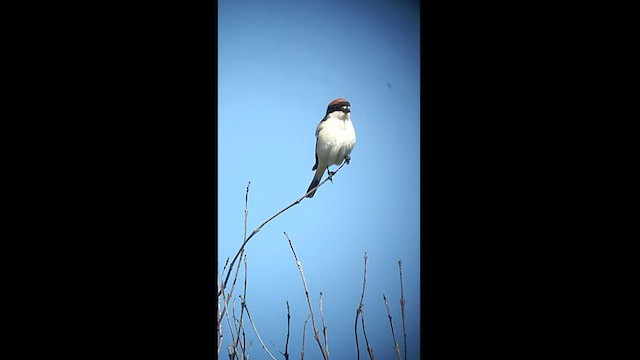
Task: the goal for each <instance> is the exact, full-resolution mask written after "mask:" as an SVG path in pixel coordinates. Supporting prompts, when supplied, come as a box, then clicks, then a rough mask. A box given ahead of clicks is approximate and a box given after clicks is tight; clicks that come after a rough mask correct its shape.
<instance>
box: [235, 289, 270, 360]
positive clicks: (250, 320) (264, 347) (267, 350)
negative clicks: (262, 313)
mask: <svg viewBox="0 0 640 360" xmlns="http://www.w3.org/2000/svg"><path fill="white" fill-rule="evenodd" d="M240 299H241V300H242V307H244V308H245V309H247V317H248V318H249V322H250V323H251V327H252V328H253V332H255V333H256V336H257V337H258V340H260V344H261V345H262V348H263V349H264V351H266V352H267V354H269V356H270V357H271V358H272V359H273V360H276V358H274V357H273V355H271V352H269V349H267V346H266V345H265V344H264V341H262V338H261V337H260V334H258V330H257V329H256V326H255V324H254V323H253V320H252V319H251V313H250V312H249V308H248V307H247V302H246V301H245V300H244V299H243V298H242V297H241V298H240Z"/></svg>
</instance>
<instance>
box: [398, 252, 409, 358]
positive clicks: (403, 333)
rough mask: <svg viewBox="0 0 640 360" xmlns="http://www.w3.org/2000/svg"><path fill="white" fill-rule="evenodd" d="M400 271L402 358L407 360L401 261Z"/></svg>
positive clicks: (399, 264)
mask: <svg viewBox="0 0 640 360" xmlns="http://www.w3.org/2000/svg"><path fill="white" fill-rule="evenodd" d="M398 268H399V269H400V311H401V313H402V335H403V337H404V358H405V359H407V323H406V322H405V320H404V304H405V301H404V289H403V287H402V260H398Z"/></svg>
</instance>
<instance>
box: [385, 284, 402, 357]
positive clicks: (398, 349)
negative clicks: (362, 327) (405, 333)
mask: <svg viewBox="0 0 640 360" xmlns="http://www.w3.org/2000/svg"><path fill="white" fill-rule="evenodd" d="M382 298H383V299H384V306H385V307H386V308H387V315H388V316H389V325H391V336H393V348H394V349H395V350H396V354H397V355H398V360H402V356H401V355H400V346H398V342H397V341H396V333H395V332H394V331H393V321H392V318H391V312H390V311H389V303H387V297H386V296H384V293H383V294H382Z"/></svg>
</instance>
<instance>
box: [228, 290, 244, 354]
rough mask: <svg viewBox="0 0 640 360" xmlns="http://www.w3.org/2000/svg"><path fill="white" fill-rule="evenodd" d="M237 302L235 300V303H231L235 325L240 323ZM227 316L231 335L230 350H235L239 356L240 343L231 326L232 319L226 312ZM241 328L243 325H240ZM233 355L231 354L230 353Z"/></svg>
mask: <svg viewBox="0 0 640 360" xmlns="http://www.w3.org/2000/svg"><path fill="white" fill-rule="evenodd" d="M235 308H236V300H235V299H233V302H232V303H231V311H232V314H231V315H232V317H233V320H234V325H235V323H236V322H238V319H237V318H236V311H235ZM226 314H227V325H228V326H229V334H231V346H230V348H232V349H233V350H234V353H235V354H237V351H238V341H237V340H236V337H235V335H234V334H233V333H234V327H233V326H232V325H231V319H230V317H229V312H228V311H227V312H226ZM240 326H242V324H240ZM230 354H231V353H230Z"/></svg>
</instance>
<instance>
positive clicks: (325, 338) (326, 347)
mask: <svg viewBox="0 0 640 360" xmlns="http://www.w3.org/2000/svg"><path fill="white" fill-rule="evenodd" d="M320 318H321V319H322V336H323V337H324V351H326V352H327V358H328V357H329V339H328V338H327V325H326V324H325V322H324V312H323V311H322V292H321V293H320Z"/></svg>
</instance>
